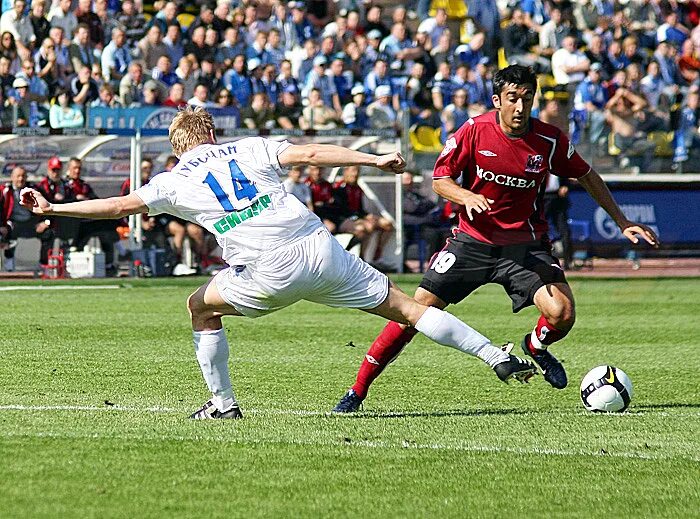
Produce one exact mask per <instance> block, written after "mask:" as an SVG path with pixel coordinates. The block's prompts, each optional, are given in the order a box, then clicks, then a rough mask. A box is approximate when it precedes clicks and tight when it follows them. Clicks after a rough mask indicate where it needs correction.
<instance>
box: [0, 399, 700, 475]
mask: <svg viewBox="0 0 700 519" xmlns="http://www.w3.org/2000/svg"><path fill="white" fill-rule="evenodd" d="M0 411H98V412H99V411H120V412H136V413H146V412H150V413H178V414H182V415H183V416H184V415H186V414H187V412H186V411H184V410H181V409H174V408H168V407H128V406H118V405H114V406H108V405H105V406H81V405H46V406H30V405H20V404H16V405H0ZM246 412H247V413H248V414H260V415H288V416H329V415H330V413H328V412H325V411H307V410H294V409H247V410H246ZM576 414H582V413H576ZM646 414H653V415H659V416H669V415H670V416H674V417H675V416H679V417H682V416H685V417H689V416H690V417H695V416H700V413H684V414H680V415H678V414H675V413H667V412H660V413H645V412H639V413H636V414H633V413H627V414H625V415H621V416H627V417H630V416H644V415H646ZM382 416H391V414H390V413H389V414H387V415H382ZM367 417H368V418H371V415H368V416H367ZM333 418H336V417H335V416H333ZM337 418H338V419H343V418H345V419H347V418H348V417H337ZM0 436H1V437H5V438H10V437H31V438H45V437H49V438H93V439H99V438H103V437H104V438H110V439H114V438H116V439H124V440H127V439H136V440H138V439H146V438H147V437H146V436H142V435H135V434H120V435H113V434H109V435H102V434H98V433H85V434H80V433H53V432H37V433H13V432H10V433H6V434H1V435H0ZM157 437H158V439H162V440H177V441H218V442H221V441H224V442H227V443H237V444H247V443H248V444H249V443H254V444H260V445H262V444H266V443H278V444H291V445H304V446H316V447H318V446H322V447H333V446H338V445H342V446H345V447H359V448H369V449H396V448H404V449H419V450H421V449H422V450H438V451H440V450H445V451H461V452H477V453H478V452H481V453H495V454H500V453H507V454H519V455H538V456H593V457H612V458H627V459H639V460H650V461H660V460H677V459H683V460H687V461H692V462H695V463H700V457H697V456H686V455H682V454H680V455H675V456H674V455H663V454H662V455H654V454H644V453H638V452H605V453H602V452H600V451H585V450H566V449H547V448H539V447H503V446H497V445H478V444H464V443H457V444H452V445H450V444H444V443H413V442H409V441H405V440H404V441H402V442H398V441H397V442H387V441H381V440H379V441H370V440H353V441H351V442H347V443H342V442H341V441H340V440H339V441H338V442H332V441H326V442H324V441H312V440H284V441H267V440H251V439H246V440H239V439H237V438H235V437H227V438H226V439H221V438H205V437H201V436H193V437H187V436H180V435H157Z"/></svg>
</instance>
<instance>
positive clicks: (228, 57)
mask: <svg viewBox="0 0 700 519" xmlns="http://www.w3.org/2000/svg"><path fill="white" fill-rule="evenodd" d="M224 5H225V4H224ZM245 50H246V45H245V43H244V42H243V41H241V38H240V30H239V28H238V27H229V28H228V29H226V31H225V32H224V40H223V41H222V42H221V43H220V44H219V48H218V49H217V51H216V56H215V58H214V59H215V60H216V63H217V64H219V65H221V66H223V68H224V70H228V69H230V68H231V66H232V65H233V58H235V57H236V56H238V55H239V54H245Z"/></svg>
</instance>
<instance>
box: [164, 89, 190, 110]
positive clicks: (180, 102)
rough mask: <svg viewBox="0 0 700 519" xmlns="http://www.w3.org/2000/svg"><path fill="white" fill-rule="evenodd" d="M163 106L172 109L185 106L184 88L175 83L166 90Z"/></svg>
mask: <svg viewBox="0 0 700 519" xmlns="http://www.w3.org/2000/svg"><path fill="white" fill-rule="evenodd" d="M163 106H170V107H172V108H182V107H183V106H187V101H185V87H184V86H182V83H175V84H174V85H173V86H171V87H170V90H168V97H167V98H166V99H165V101H163Z"/></svg>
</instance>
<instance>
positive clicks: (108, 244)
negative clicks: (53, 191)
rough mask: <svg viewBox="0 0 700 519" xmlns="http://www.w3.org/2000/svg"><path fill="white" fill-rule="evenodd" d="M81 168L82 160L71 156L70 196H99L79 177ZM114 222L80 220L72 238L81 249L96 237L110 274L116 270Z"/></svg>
mask: <svg viewBox="0 0 700 519" xmlns="http://www.w3.org/2000/svg"><path fill="white" fill-rule="evenodd" d="M82 170H83V162H82V161H81V160H80V159H79V158H77V157H71V159H70V160H69V161H68V174H67V176H68V180H67V185H68V188H69V189H70V191H71V195H72V198H73V199H74V200H76V201H80V200H94V199H96V198H99V197H98V196H97V194H96V193H95V190H94V189H93V188H92V186H91V185H90V184H88V183H87V182H85V181H84V180H83V179H82V178H81V175H82ZM116 223H117V221H116V220H80V225H79V227H78V231H77V233H76V236H75V238H74V240H73V246H74V247H76V248H77V249H78V250H79V251H81V250H83V249H84V248H85V245H87V243H88V241H90V238H93V237H96V238H97V239H98V240H99V241H100V246H101V248H102V251H103V252H104V254H105V267H106V270H107V273H108V274H110V275H113V274H115V273H116V271H117V269H116V267H115V266H114V244H115V243H116V242H117V241H119V236H118V235H117V232H116V230H115V229H116Z"/></svg>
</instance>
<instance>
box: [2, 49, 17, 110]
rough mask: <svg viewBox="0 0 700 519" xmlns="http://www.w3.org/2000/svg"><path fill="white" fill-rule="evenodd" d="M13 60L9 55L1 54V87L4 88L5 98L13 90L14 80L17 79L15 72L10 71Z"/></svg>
mask: <svg viewBox="0 0 700 519" xmlns="http://www.w3.org/2000/svg"><path fill="white" fill-rule="evenodd" d="M11 65H12V61H10V59H9V58H8V57H7V56H4V55H1V54H0V89H1V90H2V94H3V99H4V98H6V97H7V96H8V95H9V94H10V90H12V82H13V81H14V80H15V76H14V74H12V73H11V72H10V66H11Z"/></svg>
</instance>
